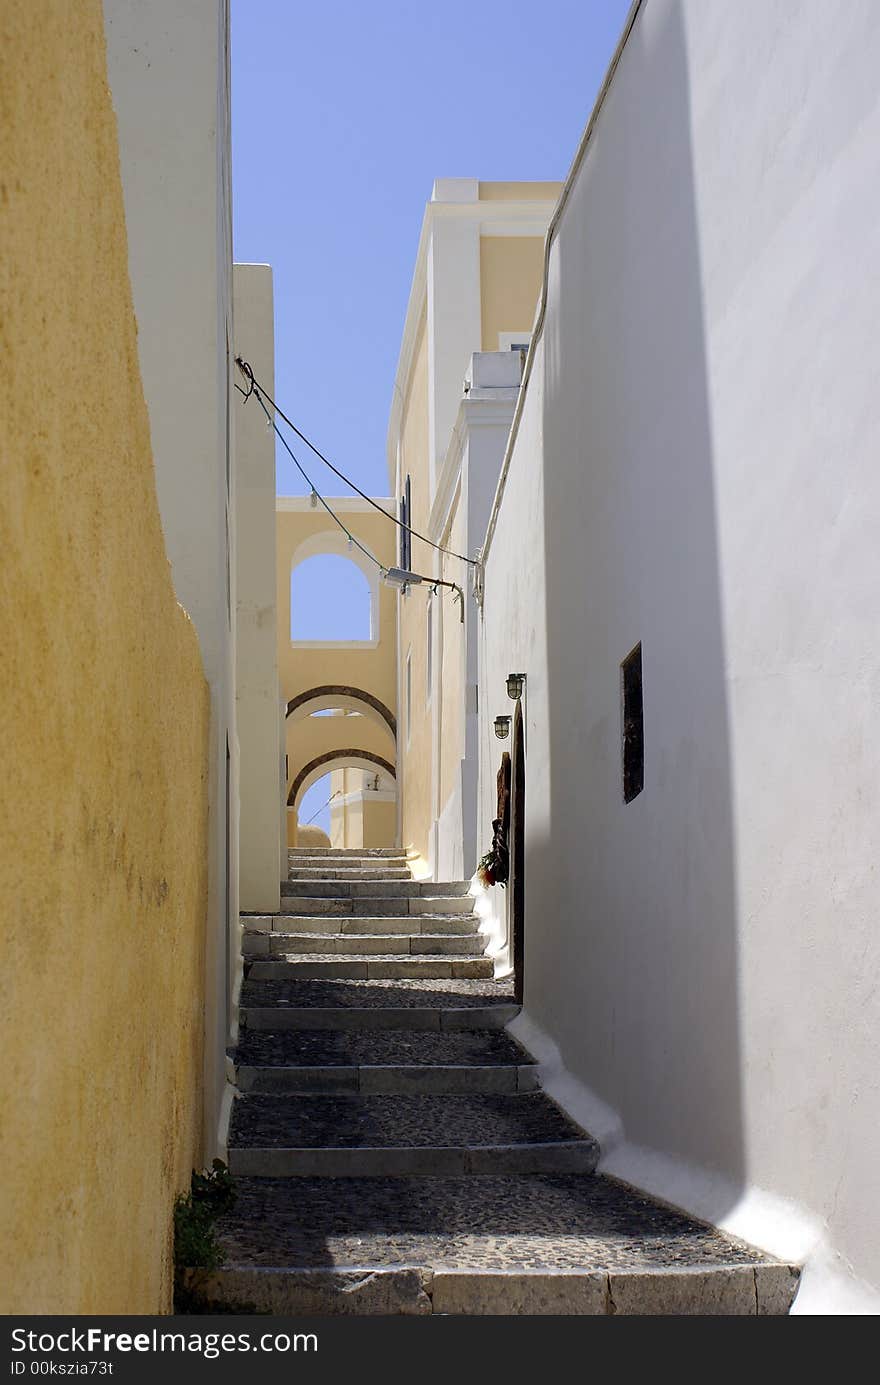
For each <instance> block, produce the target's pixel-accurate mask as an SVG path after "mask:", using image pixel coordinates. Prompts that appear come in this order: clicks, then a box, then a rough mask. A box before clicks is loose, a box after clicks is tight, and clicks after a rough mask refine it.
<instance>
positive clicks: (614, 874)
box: [480, 0, 880, 1312]
mask: <svg viewBox="0 0 880 1385" xmlns="http://www.w3.org/2000/svg"><path fill="white" fill-rule="evenodd" d="M878 71H880V16H878V11H877V6H876V4H874V3H873V0H848V3H846V4H829V3H828V2H827V0H740V3H738V4H736V5H731V4H729V3H728V0H687V2H686V3H673V0H646V3H644V4H643V5H642V7H641V11H640V13H639V15H638V17H637V19H636V22H635V26H634V29H633V31H632V33H631V35H630V38H629V40H628V43H627V45H626V48H625V49H624V52H623V55H622V59H621V62H620V65H619V68H618V70H617V73H616V75H615V77H614V80H613V82H612V85H611V88H610V91H609V93H608V95H607V98H606V100H605V102H604V106H603V108H602V110H601V113H600V115H599V118H598V121H597V124H596V126H595V130H594V133H593V136H592V140H591V143H590V145H589V148H588V152H587V154H586V158H585V159H584V161H583V163H582V165H581V168H580V172H579V173H578V175H577V176H576V178H575V179H574V182H573V186H572V187H571V190H570V194H569V196H568V200H567V204H566V206H565V210H564V212H563V214H562V217H561V221H560V224H559V228H558V233H557V235H556V236H555V238H554V240H553V244H552V252H551V261H550V279H549V292H548V307H547V317H546V326H545V329H544V333H543V342H542V345H541V346H540V348H539V349H538V350H537V352H536V356H535V360H534V364H533V370H532V378H531V381H530V383H529V386H528V391H527V400H526V404H525V409H524V412H523V417H522V420H521V424H520V427H519V432H518V437H517V441H516V446H515V450H514V453H513V457H512V464H511V469H510V474H509V479H508V483H507V487H506V490H505V493H504V497H503V502H502V506H501V510H500V516H499V523H498V527H497V530H496V532H495V535H494V539H493V542H492V546H491V549H490V551H489V555H488V561H487V570H486V597H485V609H484V626H483V657H482V672H481V689H480V694H481V704H480V705H481V709H482V712H483V717H482V721H483V731H482V737H483V747H484V756H485V758H486V764H487V769H488V770H489V771H490V772H488V773H483V775H482V782H483V792H482V811H483V816H484V819H485V815H486V813H487V811H488V810H489V808H490V806H491V797H492V795H494V770H495V767H496V762H497V753H498V750H499V749H500V748H501V747H500V745H499V743H498V742H497V741H495V740H494V737H492V736H491V726H490V723H489V717H490V714H491V712H492V710H493V706H494V703H495V702H497V701H498V700H499V698H500V697H501V696H502V690H503V678H504V676H505V674H506V673H507V672H508V671H509V670H511V669H514V668H518V667H520V666H521V667H522V668H524V669H525V670H526V672H527V674H528V685H527V701H526V707H525V711H526V725H527V733H528V746H527V796H528V812H527V817H528V846H527V902H528V919H527V949H526V992H525V1017H524V1018H523V1019H521V1020H520V1021H519V1022H518V1023H519V1025H520V1027H521V1029H522V1030H523V1032H525V1033H528V1034H529V1035H530V1036H531V1037H532V1039H533V1040H534V1041H535V1042H536V1043H537V1044H538V1046H539V1047H540V1048H541V1051H542V1053H543V1054H544V1055H545V1057H546V1059H547V1063H548V1072H549V1073H550V1074H551V1078H552V1079H553V1080H554V1081H555V1082H556V1089H557V1091H558V1092H559V1094H560V1095H562V1096H563V1097H564V1099H566V1100H567V1103H568V1104H569V1105H570V1106H571V1107H572V1108H573V1109H576V1110H578V1111H579V1112H580V1113H581V1114H583V1115H585V1118H589V1119H590V1120H591V1121H592V1122H593V1124H594V1125H600V1126H602V1130H601V1133H602V1134H603V1135H604V1136H605V1138H606V1145H607V1148H608V1149H609V1150H610V1154H609V1158H608V1164H609V1166H610V1167H612V1168H615V1169H617V1170H618V1171H620V1172H623V1173H624V1174H625V1175H627V1176H629V1177H631V1178H633V1179H634V1181H637V1182H640V1183H642V1184H643V1185H645V1186H650V1187H654V1188H656V1189H657V1190H658V1191H660V1192H662V1193H664V1194H665V1195H666V1196H669V1197H671V1198H672V1199H673V1200H674V1201H677V1202H679V1203H681V1204H683V1205H685V1206H689V1207H691V1208H693V1209H695V1210H697V1211H699V1212H701V1213H703V1214H705V1215H708V1216H711V1217H712V1218H714V1219H715V1220H719V1221H722V1222H725V1223H726V1224H728V1225H731V1226H734V1227H735V1228H736V1229H738V1230H740V1231H743V1232H744V1233H745V1234H747V1235H750V1236H751V1237H752V1238H754V1239H757V1240H759V1241H760V1242H761V1243H763V1244H765V1245H768V1246H770V1248H772V1249H778V1250H779V1251H781V1252H784V1253H797V1254H803V1255H807V1254H808V1256H809V1258H808V1272H807V1274H806V1276H805V1280H804V1285H803V1288H802V1291H801V1296H800V1299H799V1308H800V1311H819V1312H835V1311H843V1312H849V1311H860V1310H861V1309H865V1310H866V1311H870V1307H869V1305H871V1306H873V1310H874V1311H876V1310H877V1304H878V1300H876V1299H870V1298H869V1297H868V1296H867V1295H868V1292H869V1291H868V1289H867V1287H866V1286H868V1285H873V1286H874V1287H875V1289H876V1288H877V1287H878V1286H880V1234H878V1233H880V1225H878V1222H880V1212H878V1208H880V1198H878V1193H880V1172H878V1170H880V1158H878V1153H880V1151H878V1140H880V1137H878V1131H880V1084H878V1073H880V985H878V982H880V935H878V928H877V875H876V858H877V848H876V843H877V835H878V821H880V812H878V810H880V802H878V799H880V788H878V785H880V718H878V695H880V652H878V641H877V623H878V611H880V561H878V542H877V535H878V533H880V468H878V466H877V439H878V437H880V391H878V389H877V366H876V362H877V322H878V320H880V312H878V309H880V289H878V284H880V278H878V270H880V264H878V258H880V255H878V246H880V241H878V235H877V226H878V222H880V88H878V84H877V80H876V74H877V72H878ZM639 640H641V641H642V645H643V659H644V699H645V739H646V763H645V789H644V792H643V793H642V794H641V796H640V797H638V798H637V799H635V800H634V801H633V802H632V803H631V804H629V805H624V803H623V800H622V791H621V768H620V737H621V727H620V707H619V677H620V675H619V665H620V662H621V660H622V659H623V658H624V656H625V655H626V654H627V653H628V652H629V650H630V649H631V648H632V647H633V645H635V644H636V642H637V641H639ZM542 1036H543V1037H542ZM554 1045H555V1048H554ZM560 1064H561V1065H562V1066H560ZM554 1073H555V1077H554V1076H553V1074H554ZM615 1145H616V1148H615Z"/></svg>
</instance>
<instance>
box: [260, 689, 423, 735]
mask: <svg viewBox="0 0 880 1385" xmlns="http://www.w3.org/2000/svg"><path fill="white" fill-rule="evenodd" d="M340 709H343V710H345V711H347V712H361V713H363V714H365V715H367V716H370V717H372V718H373V719H374V720H381V721H382V722H384V723H385V725H386V726H387V727H388V729H389V731H390V732H391V734H392V736H395V737H396V735H397V719H396V717H395V715H394V713H393V712H392V711H391V708H390V707H387V706H386V705H385V703H384V702H382V701H380V699H379V698H378V697H375V696H374V694H373V693H368V692H364V691H363V689H362V688H354V687H351V686H349V685H343V684H341V683H322V684H321V685H320V687H314V688H307V689H306V691H305V692H301V693H297V695H296V697H292V698H291V699H290V701H289V702H288V704H287V716H288V717H293V718H294V720H298V719H300V718H302V717H308V716H317V715H319V714H323V713H332V712H335V711H338V710H340Z"/></svg>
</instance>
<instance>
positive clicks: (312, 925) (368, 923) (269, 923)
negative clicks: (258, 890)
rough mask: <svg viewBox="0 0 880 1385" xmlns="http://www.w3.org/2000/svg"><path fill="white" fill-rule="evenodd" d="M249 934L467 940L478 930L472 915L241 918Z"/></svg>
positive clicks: (265, 915)
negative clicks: (439, 936)
mask: <svg viewBox="0 0 880 1385" xmlns="http://www.w3.org/2000/svg"><path fill="white" fill-rule="evenodd" d="M241 923H242V927H243V929H244V931H245V932H246V933H284V934H285V935H286V936H288V937H292V936H295V935H297V934H303V933H310V934H316V933H369V934H372V935H373V936H374V937H376V936H379V935H381V936H382V937H390V936H391V935H392V934H411V935H414V936H417V935H418V934H419V933H445V934H446V935H447V936H449V937H451V936H452V935H453V934H454V935H456V936H457V937H467V936H468V935H470V934H471V933H476V931H477V928H478V926H479V924H478V920H477V919H476V917H475V915H473V914H446V915H442V914H401V915H398V916H396V917H394V916H391V915H386V916H385V917H384V918H376V917H375V916H372V917H371V916H370V915H363V916H357V917H356V916H355V915H353V914H350V915H345V914H342V915H339V916H338V917H334V916H333V915H332V914H242V916H241Z"/></svg>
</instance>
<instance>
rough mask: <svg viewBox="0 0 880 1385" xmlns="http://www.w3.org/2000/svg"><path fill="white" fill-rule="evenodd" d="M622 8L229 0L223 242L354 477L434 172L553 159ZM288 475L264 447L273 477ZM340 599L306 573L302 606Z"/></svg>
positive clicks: (288, 377) (367, 482) (382, 396)
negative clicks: (244, 269) (264, 281)
mask: <svg viewBox="0 0 880 1385" xmlns="http://www.w3.org/2000/svg"><path fill="white" fill-rule="evenodd" d="M628 9H629V4H628V0H544V2H543V3H542V4H536V3H535V0H504V2H503V3H502V0H468V3H465V2H464V0H446V3H444V4H442V5H436V6H429V5H427V4H424V3H419V2H418V0H410V3H403V2H402V0H372V3H365V2H364V0H321V2H320V3H314V0H312V2H311V3H305V2H304V0H232V154H233V168H232V179H233V183H232V185H233V204H234V241H235V258H236V259H237V260H245V261H258V262H261V263H269V264H271V265H272V267H273V270H274V283H275V345H276V397H277V399H278V402H279V404H280V405H281V407H282V408H283V409H284V410H285V412H286V413H288V414H289V415H290V416H291V418H293V419H295V420H296V422H297V424H298V425H299V427H300V428H302V429H303V431H304V432H306V433H307V434H308V435H309V436H310V437H312V438H313V439H314V441H315V442H316V444H317V445H318V446H319V447H320V448H321V449H322V451H324V452H326V453H327V455H328V456H330V457H332V458H333V460H334V461H335V463H336V465H337V466H339V467H341V468H342V470H343V471H346V472H348V474H349V475H351V476H352V477H353V478H354V480H356V481H357V482H358V484H359V485H361V486H362V487H364V489H366V490H368V491H370V492H371V493H372V494H377V495H385V494H386V493H387V490H388V482H387V473H386V467H385V434H386V430H387V426H388V409H389V404H390V401H391V387H392V384H393V380H394V371H395V367H396V364H397V353H398V350H399V347H400V337H401V332H402V330H403V320H404V315H405V312H406V304H407V299H408V296H409V287H410V282H411V279H412V271H413V264H414V260H415V254H416V247H417V244H418V237H419V229H420V226H421V220H422V212H423V210H424V204H425V202H426V201H427V200H428V198H429V197H430V194H431V186H432V183H433V181H434V179H435V178H436V177H461V178H481V179H485V180H490V179H516V178H524V179H554V178H559V179H561V178H564V177H565V174H566V173H567V171H568V166H569V164H570V162H571V158H572V155H573V154H574V151H575V148H576V147H577V143H578V140H579V139H580V136H581V132H582V130H583V127H584V125H585V124H586V121H587V118H588V117H589V114H590V110H591V109H592V105H593V101H594V99H595V96H596V93H597V91H598V88H599V85H600V83H601V81H602V78H603V76H604V74H605V70H606V68H607V66H608V62H609V60H610V57H611V54H612V52H613V51H614V47H615V44H616V42H617V39H618V37H619V35H620V32H621V29H622V28H623V22H624V19H625V17H626V14H627V11H628ZM294 450H295V451H296V452H297V454H298V455H299V457H300V461H302V462H303V463H304V464H305V465H306V469H307V470H308V471H309V472H310V474H312V476H313V479H314V481H315V484H316V485H317V487H318V489H319V490H321V491H322V492H323V493H324V494H327V495H334V494H339V493H340V491H341V489H342V486H341V483H340V482H338V481H337V480H336V479H335V478H334V477H332V476H331V475H330V474H329V473H328V472H327V471H326V469H325V468H323V467H322V466H321V464H320V463H319V462H318V461H316V460H315V459H314V458H312V457H310V456H309V455H308V453H306V452H305V450H304V449H303V448H301V447H300V448H296V447H295V448H294ZM306 489H307V488H306V486H305V485H304V484H303V483H302V481H301V480H300V478H299V477H298V476H297V474H296V473H295V471H294V469H293V466H292V464H291V463H290V462H289V460H288V458H287V457H286V456H285V454H284V453H283V452H281V451H280V450H279V456H278V491H279V493H281V494H288V495H292V494H297V495H299V494H303V493H304V492H305V491H306ZM344 600H345V588H344V586H340V585H337V584H336V583H335V582H330V583H325V585H324V587H323V589H322V595H321V598H320V603H319V604H318V605H317V606H316V607H315V611H316V612H317V616H316V618H318V619H320V618H321V614H322V613H323V614H324V615H325V616H326V619H327V620H330V619H331V618H332V617H333V612H334V607H338V606H339V605H340V604H341V603H343V602H344ZM313 614H314V613H313ZM311 796H313V797H314V798H315V803H314V805H313V806H312V807H311V808H310V811H314V808H315V807H317V805H318V802H319V801H322V800H323V798H326V797H327V791H326V786H325V785H324V784H323V782H322V783H321V784H318V785H315V788H314V790H312V794H311ZM309 815H310V812H305V814H304V816H306V817H308V816H309ZM318 820H319V821H320V820H321V819H318Z"/></svg>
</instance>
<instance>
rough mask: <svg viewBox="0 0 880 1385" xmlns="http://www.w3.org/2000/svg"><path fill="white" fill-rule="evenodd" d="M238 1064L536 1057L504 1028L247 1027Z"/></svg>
mask: <svg viewBox="0 0 880 1385" xmlns="http://www.w3.org/2000/svg"><path fill="white" fill-rule="evenodd" d="M232 1056H233V1057H234V1058H235V1061H236V1062H237V1063H240V1064H242V1065H248V1066H251V1067H275V1066H281V1067H315V1068H325V1067H334V1066H340V1067H362V1066H367V1065H371V1064H386V1065H392V1066H409V1065H412V1064H420V1065H424V1066H428V1067H433V1066H437V1065H439V1064H443V1065H448V1066H456V1065H458V1064H468V1065H473V1066H475V1067H479V1066H482V1065H486V1064H489V1065H492V1066H494V1067H498V1066H510V1065H511V1064H519V1063H531V1062H532V1061H533V1060H532V1058H531V1056H530V1055H529V1054H528V1053H526V1051H525V1049H523V1048H520V1046H519V1044H518V1043H516V1042H515V1041H514V1040H513V1039H512V1038H511V1037H510V1035H509V1034H505V1033H504V1031H503V1030H485V1031H480V1030H477V1031H472V1030H461V1031H460V1032H459V1031H449V1032H446V1033H441V1032H438V1031H435V1030H424V1029H412V1030H409V1029H376V1030H371V1031H365V1032H362V1033H359V1032H358V1031H357V1030H353V1031H351V1032H347V1031H344V1030H332V1029H318V1030H314V1031H312V1030H302V1029H299V1030H296V1029H294V1030H289V1029H288V1030H284V1029H282V1030H278V1031H277V1032H272V1031H270V1030H265V1029H244V1030H242V1032H241V1038H240V1040H239V1044H238V1048H237V1049H236V1050H235V1051H234V1053H233V1055H232Z"/></svg>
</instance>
